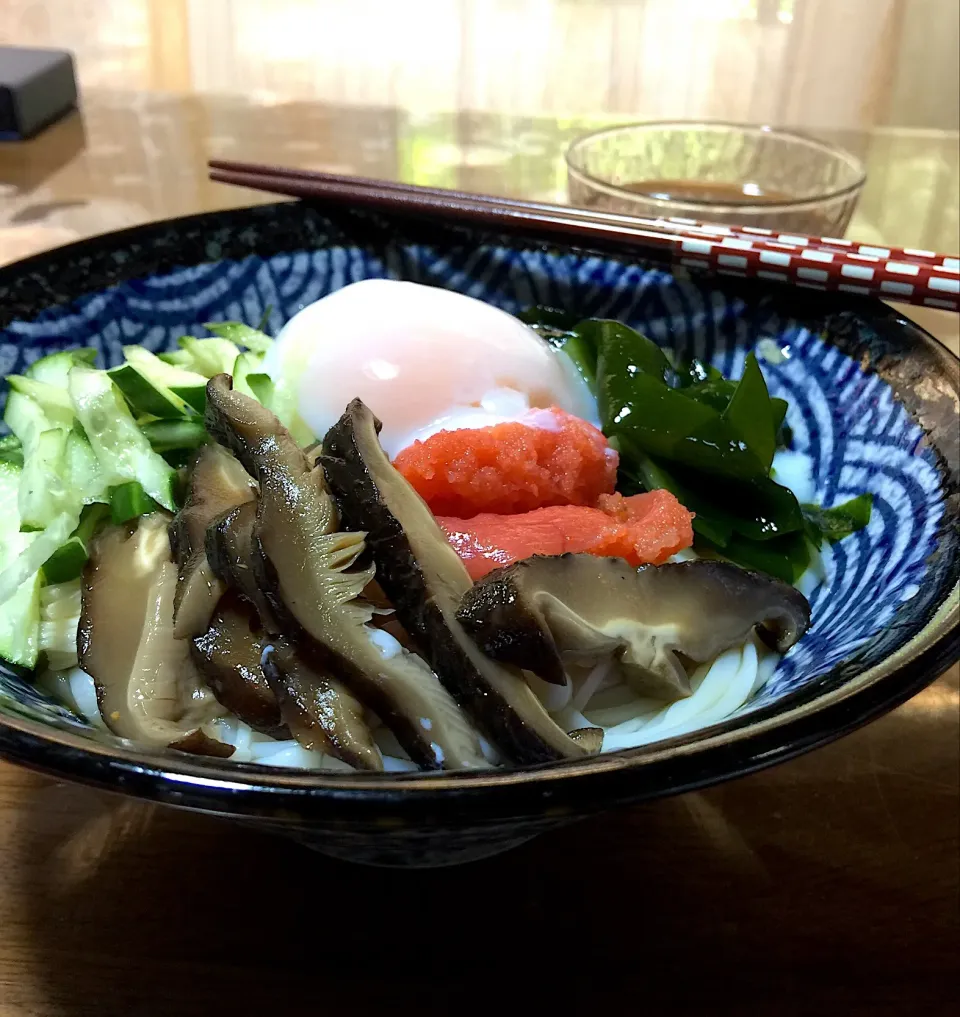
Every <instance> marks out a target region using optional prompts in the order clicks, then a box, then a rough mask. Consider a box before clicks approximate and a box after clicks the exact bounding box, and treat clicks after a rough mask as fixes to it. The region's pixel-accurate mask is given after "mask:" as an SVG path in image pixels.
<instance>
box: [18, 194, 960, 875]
mask: <svg viewBox="0 0 960 1017" xmlns="http://www.w3.org/2000/svg"><path fill="white" fill-rule="evenodd" d="M371 276H389V277H393V278H400V279H410V280H414V281H417V282H423V283H429V284H432V285H436V286H443V287H447V288H450V289H455V290H459V291H461V292H464V293H468V294H470V295H471V296H474V297H479V298H481V299H483V300H486V301H489V302H491V303H494V304H496V305H498V306H499V307H502V308H504V309H505V310H507V311H511V312H515V311H518V310H520V309H522V308H523V307H526V306H529V305H531V304H538V303H540V304H549V305H552V306H555V307H562V308H567V309H570V310H574V311H576V312H578V313H580V314H583V315H584V316H587V315H601V316H605V317H616V318H620V319H622V320H623V321H626V322H628V323H629V324H631V325H634V326H636V327H637V328H639V329H641V330H642V331H643V332H645V333H646V334H647V335H649V336H651V337H652V338H654V339H656V340H657V341H658V342H660V343H661V344H662V345H664V346H668V347H672V348H674V349H676V350H678V351H681V352H683V353H687V354H691V353H695V354H696V355H698V356H701V357H708V358H709V359H711V360H712V361H713V362H714V363H715V364H716V365H717V366H719V367H720V368H721V369H722V370H723V371H724V372H725V373H726V374H728V375H730V374H732V375H734V376H735V375H737V374H738V373H739V370H740V367H741V364H742V361H743V358H744V356H745V354H746V353H747V351H749V350H751V349H753V348H754V347H756V345H757V343H758V342H760V341H761V340H764V339H766V340H772V341H773V342H774V343H775V344H776V345H777V347H778V348H785V347H789V358H788V359H785V360H783V361H782V362H781V363H779V364H776V365H768V367H767V369H766V372H765V373H766V374H767V378H768V380H769V383H770V387H771V389H772V391H773V394H775V395H783V396H786V397H787V398H788V399H789V402H790V408H791V409H790V412H791V416H790V418H789V423H790V425H791V427H792V428H793V432H794V436H795V444H796V447H797V448H798V449H799V450H800V451H804V452H807V453H808V454H809V455H810V456H811V457H812V458H813V461H814V464H815V475H816V483H817V494H818V499H819V500H820V501H822V502H823V503H825V504H832V503H834V502H836V501H839V500H842V499H844V498H846V497H848V496H852V495H854V494H856V493H859V492H862V491H870V492H872V494H873V496H874V505H875V510H874V514H873V519H872V521H871V523H870V525H869V527H868V528H867V529H866V530H865V531H862V532H860V533H858V534H856V535H854V536H853V537H850V538H848V539H847V540H845V541H844V542H843V543H842V544H840V545H836V547H835V551H834V554H833V556H832V562H831V568H830V575H829V581H828V582H827V583H826V584H825V585H824V586H822V587H821V588H820V589H819V590H818V591H817V592H816V593H815V594H814V596H813V601H812V603H813V616H814V625H813V628H812V630H811V631H810V633H809V634H808V635H807V636H806V637H805V638H804V639H803V640H802V641H801V643H800V644H799V645H798V646H797V647H796V648H795V649H794V650H793V651H791V652H790V653H789V654H788V655H787V656H786V657H785V658H784V659H783V660H782V661H781V662H780V664H779V667H778V669H777V671H776V673H775V674H774V676H773V678H772V679H771V680H770V681H769V682H768V683H767V685H766V686H765V687H764V688H763V689H762V690H761V691H760V692H759V694H758V695H756V697H755V698H754V699H753V700H751V701H750V702H748V703H747V704H746V705H745V706H744V707H743V708H742V709H741V710H740V711H739V712H738V713H737V714H735V715H734V716H733V717H731V718H729V719H727V720H725V721H723V722H722V723H719V724H716V725H714V726H712V727H709V728H706V729H703V730H700V731H697V732H694V733H693V734H689V735H685V736H682V737H679V738H674V739H671V740H668V741H662V742H658V743H654V744H651V745H648V746H645V747H642V748H638V749H628V750H624V751H621V752H616V753H611V754H607V755H603V756H600V757H595V758H592V759H590V760H588V761H586V762H583V761H578V762H569V763H558V764H550V765H545V766H539V767H532V768H522V769H516V770H498V771H490V772H481V773H476V772H473V773H464V774H456V773H455V774H446V775H442V776H437V775H430V774H391V775H377V776H373V775H368V774H359V773H358V774H343V773H330V774H320V773H306V772H303V771H295V770H284V769H277V768H271V767H263V766H258V765H255V764H247V763H233V764H231V763H229V762H223V761H213V760H210V761H207V760H199V759H196V758H193V757H190V756H187V755H184V754H182V753H178V752H174V751H167V752H150V751H146V750H142V751H141V750H137V749H131V748H129V747H126V746H125V745H124V744H123V743H120V742H119V741H118V740H116V739H115V738H113V737H112V736H111V735H109V734H105V733H103V732H101V731H95V730H93V729H92V728H90V727H89V726H88V725H86V724H85V723H84V722H83V721H81V720H79V719H78V718H76V717H74V716H73V715H72V714H71V713H70V712H69V711H68V710H66V709H65V708H63V707H62V706H59V705H57V704H55V703H53V702H51V701H49V700H47V699H46V698H44V697H43V696H42V695H40V694H39V693H38V692H37V691H35V690H34V689H33V688H32V687H31V685H30V684H29V683H28V682H26V681H25V680H24V679H23V678H22V677H18V676H17V675H14V674H11V673H9V672H6V673H3V674H0V754H3V755H4V756H6V757H7V758H9V759H12V760H14V761H16V762H20V763H23V764H24V765H27V766H32V767H35V768H38V769H41V770H45V771H47V772H52V773H55V774H57V775H59V776H62V777H66V778H70V779H75V780H79V781H84V782H87V783H91V784H95V785H99V786H101V787H104V788H109V789H112V790H117V791H122V792H125V793H128V794H133V795H138V796H141V797H145V798H151V799H155V800H157V801H162V802H166V803H169V804H172V805H178V806H181V807H184V808H190V809H203V810H205V811H211V812H217V813H221V814H224V815H228V816H233V817H236V818H238V819H243V820H246V821H248V822H254V823H257V824H259V825H261V826H263V827H268V828H272V829H275V830H277V831H278V832H282V833H285V834H288V835H290V836H293V837H295V838H297V839H299V840H303V841H305V842H307V843H309V844H311V845H312V846H315V847H317V848H319V849H320V850H323V851H326V852H329V853H331V854H335V855H339V856H342V857H349V858H352V859H355V860H359V861H367V862H373V863H381V864H407V865H430V864H449V863H452V862H456V861H461V860H465V859H468V858H473V857H479V856H481V855H484V854H489V853H493V852H494V851H498V850H502V849H503V848H505V847H508V846H510V845H512V844H515V843H519V842H521V841H523V840H525V839H527V838H528V837H531V836H533V835H534V834H536V833H538V832H540V831H543V830H546V829H549V828H550V827H552V826H556V825H558V824H562V823H565V822H569V821H570V820H572V819H574V818H576V817H579V816H583V815H586V814H588V813H590V812H594V811H597V810H600V809H604V808H608V807H611V806H614V805H619V804H624V803H627V802H634V801H638V800H640V799H643V798H649V797H654V796H657V795H664V794H670V793H675V792H678V791H683V790H686V789H690V788H694V787H701V786H703V785H706V784H711V783H714V782H716V781H720V780H724V779H726V778H728V777H732V776H735V775H738V774H743V773H747V772H749V771H751V770H754V769H757V768H759V767H762V766H768V765H770V764H772V763H775V762H777V761H780V760H783V759H786V758H789V757H790V756H793V755H796V754H797V753H800V752H803V751H806V750H807V749H810V748H813V747H814V746H816V745H819V744H822V743H823V742H826V741H828V740H830V739H832V738H836V737H838V736H839V735H841V734H844V733H846V732H848V731H850V730H851V729H853V728H854V727H856V726H858V725H860V724H862V723H865V722H866V721H868V720H870V719H871V718H873V717H875V716H876V715H878V714H879V713H881V712H883V711H885V710H888V709H890V708H891V707H893V706H895V705H896V704H897V703H900V702H902V701H903V700H905V699H906V698H908V697H909V696H910V695H912V694H913V693H914V692H916V691H917V690H918V689H920V688H921V687H923V686H924V685H925V684H926V683H928V682H929V681H931V680H932V679H933V678H935V677H936V676H937V675H938V674H940V673H941V672H942V671H943V670H944V669H945V668H946V667H947V666H948V665H949V664H950V663H952V662H953V661H954V660H956V659H957V657H958V637H957V629H956V622H957V616H958V594H957V578H958V570H960V546H958V544H960V538H958V532H957V515H958V497H960V493H958V492H960V486H958V480H960V466H958V461H960V434H958V428H957V413H958V379H957V367H958V365H957V361H956V358H954V357H952V356H951V355H950V354H949V353H947V352H946V351H945V350H944V349H943V348H942V347H941V346H940V345H939V344H938V343H936V341H935V340H933V339H932V338H931V337H930V336H928V335H926V334H925V333H924V332H923V331H922V330H921V329H919V328H918V327H917V326H915V325H914V324H912V323H911V322H909V321H907V320H905V319H903V318H901V317H899V316H898V315H897V314H896V313H895V312H894V311H892V310H891V309H889V308H887V307H886V306H884V305H882V304H880V303H877V302H873V301H867V300H860V299H857V298H851V297H845V298H842V299H841V298H839V297H836V296H833V295H826V294H816V293H813V292H812V291H806V290H803V291H800V290H787V289H766V288H764V287H761V286H757V285H756V284H746V283H743V282H739V281H735V280H729V281H728V280H723V281H703V280H700V281H696V280H693V279H690V278H686V277H680V276H678V275H677V274H675V273H672V272H671V271H670V270H668V269H666V268H664V267H662V266H660V265H658V264H656V263H655V262H653V261H641V260H638V259H637V256H636V255H634V256H632V257H625V256H623V255H620V256H613V255H609V254H607V255H600V254H596V253H591V252H585V251H582V250H578V249H576V248H574V247H572V246H569V247H565V246H563V245H558V244H557V241H556V239H555V238H554V239H553V240H551V241H550V242H549V243H545V242H544V241H543V239H542V238H537V237H528V238H507V237H504V236H498V235H496V234H493V233H486V232H483V231H482V230H480V229H473V228H470V229H465V228H463V227H453V226H438V225H436V224H433V225H431V224H425V223H423V222H418V221H415V220H405V219H400V218H392V217H385V216H383V215H376V216H370V215H366V214H360V213H356V212H347V211H344V210H342V209H341V210H336V209H330V208H322V207H319V206H316V207H314V206H308V205H304V204H280V205H275V206H260V207H258V208H255V209H248V210H241V211H234V212H226V213H215V214H210V215H200V216H193V217H190V218H185V219H178V220H172V221H170V222H163V223H158V224H155V225H150V226H145V227H138V228H136V229H132V230H126V231H124V232H121V233H116V234H111V235H108V236H104V237H99V238H95V239H93V240H88V241H84V242H81V243H78V244H73V245H71V246H69V247H64V248H61V249H59V250H57V251H53V252H51V253H49V254H44V255H40V256H38V257H34V258H31V259H28V260H27V261H24V262H21V263H19V264H17V265H12V266H9V267H7V268H5V269H3V270H0V329H2V331H0V371H2V373H3V374H4V375H6V374H10V373H13V372H16V371H21V370H22V369H23V368H24V367H25V366H26V365H27V364H29V363H30V362H31V361H33V360H35V359H36V358H38V357H40V356H43V355H45V354H48V353H50V352H52V351H54V350H57V349H62V348H66V347H72V346H86V345H94V346H96V347H97V348H98V349H99V351H100V357H101V360H102V362H103V364H104V365H107V366H109V365H112V364H114V363H116V362H118V361H119V360H120V359H121V356H122V354H121V347H122V346H123V345H125V344H129V343H142V344H144V345H145V346H147V347H148V348H149V349H151V350H163V349H166V348H168V347H170V346H172V345H173V344H174V343H175V342H176V339H177V337H178V336H180V335H182V334H183V333H185V332H190V331H192V330H195V329H196V326H197V323H199V322H204V321H211V320H217V319H221V320H222V319H241V320H245V321H249V322H256V321H257V320H259V319H260V317H261V315H262V314H263V313H264V312H265V310H266V309H270V318H269V321H270V326H271V327H272V329H274V330H275V329H277V328H279V327H280V326H281V325H282V324H283V323H284V322H285V321H286V320H287V319H288V318H290V317H291V316H292V315H293V314H294V313H295V312H296V311H297V310H299V309H300V308H301V307H303V306H304V305H305V304H307V303H309V302H311V301H313V300H316V299H317V298H319V297H321V296H323V295H324V294H326V293H328V292H330V291H332V290H335V289H337V288H338V287H341V286H343V285H345V284H347V283H349V282H354V281H356V280H359V279H364V278H369V277H371ZM455 355H456V351H455V350H451V356H455Z"/></svg>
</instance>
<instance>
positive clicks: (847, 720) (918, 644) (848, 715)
mask: <svg viewBox="0 0 960 1017" xmlns="http://www.w3.org/2000/svg"><path fill="white" fill-rule="evenodd" d="M285 206H286V208H297V206H296V204H289V203H285V202H283V203H278V204H275V205H257V206H252V207H250V208H245V209H231V210H225V211H214V212H204V213H198V214H193V215H188V216H179V217H173V218H171V219H167V220H162V221H159V222H152V223H145V224H141V225H137V226H133V227H128V228H126V229H123V230H119V231H115V232H112V233H107V234H102V235H99V236H95V237H88V238H84V239H82V240H78V241H75V242H74V243H71V244H69V245H66V246H64V247H61V248H57V249H54V250H52V251H45V252H40V253H39V254H34V255H31V256H29V257H28V258H25V259H22V260H20V261H18V262H14V263H12V264H10V265H8V266H4V267H3V268H0V286H3V285H4V284H7V285H9V284H10V283H11V282H15V281H16V280H18V279H20V278H22V277H23V276H24V275H25V274H26V273H29V272H31V271H33V270H35V269H37V268H39V267H40V266H42V265H44V264H49V265H51V266H52V267H57V266H59V265H61V264H63V263H64V260H67V261H71V260H73V259H74V258H76V257H79V256H88V255H91V254H94V253H97V254H101V255H104V256H107V255H110V254H111V252H113V251H114V250H115V248H116V247H117V245H118V242H120V241H127V242H130V241H131V240H135V241H136V242H137V243H138V244H139V243H141V242H143V241H147V243H148V244H149V241H150V239H151V237H155V236H157V235H158V233H159V232H162V231H163V230H167V229H169V228H170V227H171V226H173V225H176V226H178V227H183V226H185V225H186V226H190V225H204V226H207V225H210V224H213V223H217V224H219V223H223V222H225V221H229V220H232V219H234V218H237V217H240V218H243V217H247V216H250V215H251V214H252V215H253V217H256V216H258V215H260V216H264V217H271V216H277V215H278V212H279V213H282V210H284V208H285ZM294 214H296V213H294ZM478 232H482V231H478ZM353 242H355V241H353ZM554 244H555V245H556V241H554ZM560 246H563V245H562V243H561V245H560ZM251 253H253V252H251ZM261 256H263V255H261ZM618 257H620V258H621V259H622V258H623V257H624V255H619V256H618ZM637 257H638V258H639V257H641V255H639V254H638V255H637ZM209 260H210V261H219V260H234V257H233V256H232V255H229V254H218V255H217V256H215V257H211V258H209ZM175 261H176V264H179V265H181V266H183V265H192V264H198V263H199V262H198V261H197V260H196V258H191V257H189V256H188V257H186V258H177V259H175ZM165 263H166V262H165ZM119 275H120V278H119V279H117V280H115V281H114V282H112V283H109V284H104V285H97V286H92V287H90V288H89V289H86V290H82V291H81V292H91V293H92V292H98V291H100V290H102V289H104V288H107V286H108V285H109V286H112V285H115V284H116V283H117V282H120V281H123V280H133V279H136V278H139V277H140V276H139V275H137V274H131V273H130V272H129V267H125V269H124V270H123V271H122V272H120V273H119ZM718 285H726V283H725V282H720V283H718ZM828 296H829V295H824V299H825V300H827V297H828ZM827 302H828V303H831V304H837V305H839V304H840V301H838V300H827ZM847 303H848V302H847V301H843V304H844V305H845V306H846V304H847ZM856 303H857V304H858V306H862V307H870V308H872V309H873V313H874V315H875V316H876V317H878V318H881V319H882V320H884V321H887V322H892V323H893V324H895V325H896V326H897V327H898V329H900V328H903V329H906V330H908V333H912V338H913V339H915V340H917V341H919V342H920V343H921V344H922V346H923V347H924V348H926V349H927V350H928V351H932V353H933V355H934V356H936V357H937V358H938V359H940V360H942V361H943V362H945V366H946V369H947V370H948V371H949V372H951V377H952V376H953V375H954V374H956V373H957V370H958V368H960V358H958V357H957V356H956V355H955V354H953V353H952V352H951V351H950V350H949V349H947V348H946V347H945V346H944V345H943V344H942V343H940V342H939V341H938V340H937V339H936V338H935V337H933V336H932V335H930V333H928V332H926V330H924V329H923V328H922V327H921V326H919V325H917V324H916V323H915V322H913V321H912V320H910V319H909V318H905V317H904V316H903V315H902V314H900V312H899V311H897V310H895V309H894V308H891V307H888V306H886V305H884V304H883V303H882V302H881V301H877V300H870V301H863V300H859V301H857V302H856ZM12 310H13V315H14V317H16V307H14V308H13V309H12ZM958 622H960V580H955V581H954V583H953V584H952V586H951V588H950V589H949V590H948V591H946V593H945V594H943V595H942V598H941V600H940V601H939V603H937V604H936V607H935V609H934V610H933V612H932V614H931V616H930V617H928V618H927V620H926V622H925V623H924V624H923V625H922V626H921V627H920V628H919V629H918V630H917V631H916V632H914V634H913V635H912V636H911V637H910V638H909V639H908V640H907V642H906V643H904V644H903V645H902V646H900V647H899V648H898V649H897V650H896V651H894V652H893V653H892V654H890V655H888V656H886V657H884V658H882V659H880V660H878V661H877V662H876V663H875V664H873V665H872V666H870V667H868V668H866V669H865V670H863V671H861V672H860V673H859V674H857V675H854V676H853V677H851V678H845V677H843V676H839V677H837V676H835V677H834V678H833V679H830V677H829V674H828V675H825V676H821V677H820V678H817V679H815V680H813V681H812V682H810V683H808V684H807V685H805V686H803V687H801V688H800V689H797V690H795V691H794V692H791V693H789V694H787V695H786V696H784V697H782V698H781V699H778V700H775V701H774V702H772V703H769V704H765V705H764V706H761V707H758V708H756V709H754V710H752V711H749V712H746V713H744V714H742V715H741V716H739V717H735V718H727V719H726V720H723V721H720V722H718V723H717V724H714V725H711V726H710V727H706V728H703V729H700V730H698V731H696V732H691V733H689V734H686V735H681V736H679V737H676V738H672V739H666V740H663V741H660V742H654V743H651V744H650V745H647V746H641V747H638V748H632V749H623V750H619V751H617V752H612V753H609V754H602V755H599V756H593V757H590V758H588V759H585V760H567V761H560V762H556V763H547V764H541V765H539V766H528V767H516V768H512V769H497V770H493V769H491V770H483V771H452V772H449V773H442V774H435V773H396V774H377V775H371V774H364V773H343V772H328V771H303V770H296V769H289V768H280V767H267V766H263V765H260V764H255V763H230V762H229V761H223V762H220V761H212V760H204V759H197V758H196V757H191V756H189V755H187V754H185V753H184V754H181V753H176V752H172V751H169V752H151V751H148V750H141V749H137V748H135V747H125V746H123V745H121V744H119V743H117V744H107V743H105V742H99V741H97V740H96V739H95V738H94V737H92V736H91V734H90V733H81V731H80V730H79V729H77V730H72V729H63V728H59V727H56V726H53V725H51V724H46V723H43V722H40V721H37V720H33V719H32V718H27V717H23V716H21V715H18V714H16V713H7V712H3V713H0V757H2V758H6V759H8V760H10V761H12V762H15V763H19V764H21V765H24V766H27V767H29V768H32V769H35V770H39V771H42V772H45V773H49V774H53V775H55V776H58V777H63V778H67V779H71V780H75V781H79V782H81V783H86V784H90V785H94V786H98V787H101V788H104V789H107V790H114V791H119V792H124V793H131V794H134V795H137V796H139V797H143V798H147V799H153V800H156V801H163V802H165V803H167V804H172V805H176V806H181V807H185V808H190V809H197V810H201V811H207V812H214V813H217V814H222V815H231V816H237V817H244V816H245V817H249V818H256V819H258V820H266V821H271V820H272V821H274V822H277V823H280V824H289V823H295V822H298V821H300V820H302V819H304V818H312V819H316V820H318V821H321V820H323V819H328V818H330V816H331V813H332V812H338V811H339V812H341V813H344V814H346V816H348V817H349V818H350V819H356V818H363V819H365V820H367V821H369V822H371V823H374V824H379V825H383V823H384V822H386V821H387V820H389V819H390V816H391V814H392V815H393V816H394V817H397V816H400V817H409V816H411V815H421V816H430V815H435V814H436V810H437V809H438V808H441V807H442V808H443V809H444V814H445V815H447V814H449V812H450V810H454V811H457V810H459V813H460V815H461V816H462V819H463V822H464V823H474V822H482V821H484V820H486V821H488V822H489V821H491V820H495V819H497V818H503V817H504V816H506V815H514V816H517V817H523V816H529V815H530V811H531V804H530V800H531V797H532V798H534V799H536V800H537V801H538V802H539V803H540V804H541V806H542V809H541V813H542V814H547V815H552V816H556V817H557V818H560V817H562V816H565V815H566V816H574V815H582V814H587V813H589V812H593V811H599V810H601V809H605V808H608V807H612V806H614V805H617V804H626V803H628V802H634V801H639V800H642V799H644V798H651V797H658V796H662V795H666V794H673V793H678V792H681V791H686V790H691V789H694V788H697V787H703V786H707V785H710V784H714V783H719V782H720V781H722V780H726V779H729V778H731V777H734V776H740V775H743V774H746V773H750V772H753V771H755V770H758V769H761V768H764V767H767V766H771V765H773V764H775V763H778V762H781V761H783V760H786V759H789V758H791V757H793V756H796V755H799V754H801V753H803V752H805V751H808V750H809V749H812V748H814V747H816V746H819V745H822V744H825V743H827V742H829V741H832V740H834V739H836V738H838V737H840V736H842V735H844V734H847V733H849V732H850V731H852V730H854V729H856V728H857V727H859V726H861V725H863V724H865V723H867V722H868V721H869V720H871V719H873V718H874V717H876V716H879V715H880V714H882V713H884V712H886V711H888V710H890V709H892V708H893V707H895V706H897V705H899V704H900V703H902V702H904V701H906V700H907V699H909V698H910V697H911V696H912V695H914V694H915V693H916V692H918V691H920V690H921V689H922V688H924V687H925V686H926V685H928V684H929V683H930V682H932V681H933V680H934V679H936V678H937V677H939V675H940V674H942V673H943V671H945V670H946V669H947V668H948V667H949V666H950V665H951V664H953V663H955V662H956V661H957V660H958V659H960V625H958ZM831 681H832V686H831V685H830V682H831ZM825 685H827V686H829V687H826V688H825V687H824V686H825ZM494 792H495V793H494Z"/></svg>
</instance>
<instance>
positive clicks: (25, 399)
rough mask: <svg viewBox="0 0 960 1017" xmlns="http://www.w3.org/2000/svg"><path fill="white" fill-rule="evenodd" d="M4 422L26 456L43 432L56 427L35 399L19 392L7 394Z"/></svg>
mask: <svg viewBox="0 0 960 1017" xmlns="http://www.w3.org/2000/svg"><path fill="white" fill-rule="evenodd" d="M3 422H4V423H5V424H6V425H7V427H9V428H10V430H11V431H12V432H13V433H14V435H15V436H16V437H17V438H19V439H20V441H21V443H22V445H23V449H24V453H25V454H29V453H30V451H31V450H32V449H33V447H34V445H35V444H36V442H37V438H38V437H39V436H40V434H41V433H42V432H43V431H48V430H50V428H51V427H53V426H54V425H53V422H52V421H51V420H50V418H49V417H48V416H47V415H46V413H44V412H43V410H42V409H41V408H40V406H39V405H38V404H37V403H36V402H34V400H33V399H31V398H30V397H29V396H25V395H21V394H20V393H19V392H8V393H7V406H6V409H5V410H4V412H3Z"/></svg>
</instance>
